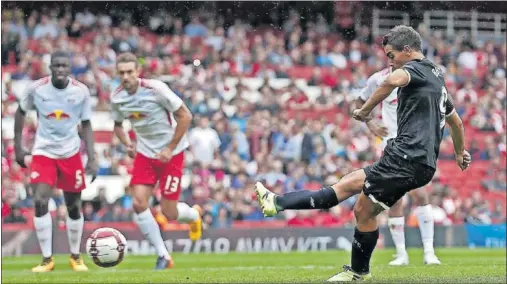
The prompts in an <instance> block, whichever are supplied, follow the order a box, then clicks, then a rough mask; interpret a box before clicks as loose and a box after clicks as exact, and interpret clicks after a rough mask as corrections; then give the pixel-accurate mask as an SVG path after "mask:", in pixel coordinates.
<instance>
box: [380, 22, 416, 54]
mask: <svg viewBox="0 0 507 284" xmlns="http://www.w3.org/2000/svg"><path fill="white" fill-rule="evenodd" d="M421 42H422V39H421V35H420V34H419V33H418V32H417V31H416V30H414V29H413V28H412V27H409V26H396V27H394V28H392V29H391V30H390V31H389V32H388V33H387V34H386V35H385V36H384V39H383V40H382V46H386V45H391V46H392V47H393V49H395V50H397V51H401V50H403V48H405V46H409V47H410V48H412V49H414V50H417V51H421V50H422V48H421Z"/></svg>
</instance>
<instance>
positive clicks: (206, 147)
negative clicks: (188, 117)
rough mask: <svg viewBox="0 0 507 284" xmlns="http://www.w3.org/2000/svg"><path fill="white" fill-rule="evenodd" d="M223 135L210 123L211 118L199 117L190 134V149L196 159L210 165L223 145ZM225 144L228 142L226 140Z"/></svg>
mask: <svg viewBox="0 0 507 284" xmlns="http://www.w3.org/2000/svg"><path fill="white" fill-rule="evenodd" d="M220 138H221V137H219V136H218V133H217V131H216V130H215V129H213V128H211V127H210V125H209V119H208V118H207V117H206V116H202V117H200V118H199V122H198V126H197V127H194V128H192V130H190V132H189V134H188V139H189V141H190V151H191V152H192V155H193V157H194V159H195V160H196V161H198V162H200V163H203V164H205V165H210V164H211V162H212V161H213V159H214V158H215V155H216V154H217V152H218V151H219V147H220V146H221V144H222V142H221V139H220ZM222 138H224V139H226V137H223V136H222ZM224 142H225V143H224V144H228V143H227V141H224Z"/></svg>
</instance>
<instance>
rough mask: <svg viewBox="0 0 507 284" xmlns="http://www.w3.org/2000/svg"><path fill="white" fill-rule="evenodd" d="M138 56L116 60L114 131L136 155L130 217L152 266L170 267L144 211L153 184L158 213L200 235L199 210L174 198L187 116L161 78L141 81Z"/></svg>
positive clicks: (177, 192)
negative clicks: (130, 133)
mask: <svg viewBox="0 0 507 284" xmlns="http://www.w3.org/2000/svg"><path fill="white" fill-rule="evenodd" d="M138 68H139V66H138V63H137V58H136V56H135V55H134V54H132V53H124V54H121V55H119V56H118V58H117V60H116V69H117V73H118V76H119V78H120V80H121V86H120V87H119V88H118V89H117V90H115V91H114V92H113V93H112V94H111V103H112V116H113V119H114V121H115V127H114V132H115V134H116V136H117V137H118V138H119V139H120V141H121V142H122V143H123V144H124V145H125V146H127V148H128V152H129V155H130V156H131V157H135V160H134V169H133V173H132V179H131V181H130V186H131V189H132V193H133V199H134V200H133V201H134V211H135V216H134V221H135V222H136V223H137V225H138V226H139V229H140V230H141V232H142V233H143V234H144V236H145V237H147V238H148V240H149V241H150V242H151V243H152V245H153V246H154V247H155V249H156V251H157V254H158V259H157V264H156V266H155V269H165V268H170V267H172V266H173V261H172V259H171V257H170V255H169V252H168V251H167V249H166V247H165V244H164V241H163V239H162V236H161V233H160V229H159V227H158V225H157V222H156V221H155V218H154V217H153V215H152V213H151V211H150V209H149V204H148V203H149V198H150V196H151V195H152V193H153V189H154V187H155V185H156V184H157V183H158V184H159V186H160V188H161V191H162V200H161V201H160V204H161V207H162V212H163V213H164V215H165V216H166V217H167V219H168V220H177V221H179V222H181V223H188V224H190V231H189V237H190V239H191V240H197V239H199V238H200V237H201V235H202V221H201V208H200V207H199V206H194V207H190V206H188V205H187V204H186V203H183V202H178V201H179V196H180V189H181V185H180V184H181V177H182V175H183V168H184V151H185V149H186V148H187V147H188V146H189V142H188V139H187V136H186V132H187V130H188V128H189V126H190V123H191V121H192V114H191V113H190V111H189V110H188V108H187V107H186V106H185V104H183V101H182V100H181V99H180V98H179V97H178V96H177V95H176V94H175V93H174V92H173V91H172V90H171V89H170V88H169V87H168V86H167V85H166V84H165V83H164V82H162V81H158V80H148V79H140V78H139V71H138ZM125 119H128V120H129V121H130V123H131V125H132V128H133V130H134V133H135V134H136V140H137V142H136V146H135V148H134V146H133V145H132V143H131V141H130V140H129V138H128V137H127V135H126V134H125V131H124V130H123V127H122V124H123V121H124V120H125Z"/></svg>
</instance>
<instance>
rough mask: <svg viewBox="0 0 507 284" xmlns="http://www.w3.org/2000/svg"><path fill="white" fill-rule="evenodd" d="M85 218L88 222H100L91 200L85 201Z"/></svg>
mask: <svg viewBox="0 0 507 284" xmlns="http://www.w3.org/2000/svg"><path fill="white" fill-rule="evenodd" d="M83 218H84V220H85V221H87V222H98V221H99V217H98V216H97V213H96V212H95V211H94V210H93V205H92V203H91V202H87V201H85V202H83Z"/></svg>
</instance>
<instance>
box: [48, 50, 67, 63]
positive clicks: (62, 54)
mask: <svg viewBox="0 0 507 284" xmlns="http://www.w3.org/2000/svg"><path fill="white" fill-rule="evenodd" d="M59 57H65V58H68V59H70V54H69V53H68V52H67V51H63V50H57V51H55V52H53V53H51V61H53V59H55V58H59Z"/></svg>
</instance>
